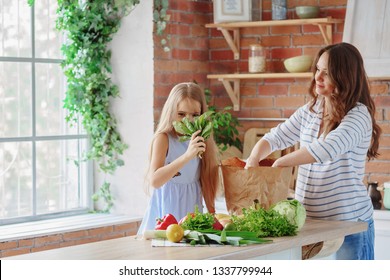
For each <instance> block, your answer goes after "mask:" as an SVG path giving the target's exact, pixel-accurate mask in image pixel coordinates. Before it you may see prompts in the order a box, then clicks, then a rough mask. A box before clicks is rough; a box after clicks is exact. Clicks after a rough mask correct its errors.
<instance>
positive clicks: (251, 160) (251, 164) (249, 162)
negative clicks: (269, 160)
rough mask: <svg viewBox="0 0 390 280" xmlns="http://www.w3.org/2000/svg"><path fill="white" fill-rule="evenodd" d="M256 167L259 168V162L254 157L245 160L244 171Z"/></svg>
mask: <svg viewBox="0 0 390 280" xmlns="http://www.w3.org/2000/svg"><path fill="white" fill-rule="evenodd" d="M256 166H259V162H258V161H257V160H256V159H255V158H254V157H249V158H248V159H247V160H246V164H245V167H244V169H248V168H250V167H256Z"/></svg>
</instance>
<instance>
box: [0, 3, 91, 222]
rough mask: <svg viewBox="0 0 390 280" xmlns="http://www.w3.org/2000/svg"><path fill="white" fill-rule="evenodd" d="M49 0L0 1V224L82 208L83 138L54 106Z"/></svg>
mask: <svg viewBox="0 0 390 280" xmlns="http://www.w3.org/2000/svg"><path fill="white" fill-rule="evenodd" d="M56 9H57V0H45V1H35V8H31V7H29V6H28V4H27V0H16V1H15V0H12V1H11V0H2V1H0V224H8V223H15V222H22V221H32V220H38V219H43V218H47V217H54V216H66V215H71V214H75V213H79V212H86V211H87V210H88V209H89V206H90V195H91V191H92V183H91V180H92V179H91V178H92V175H91V174H92V171H91V170H92V168H91V166H89V165H90V164H87V163H85V162H80V164H79V165H77V164H75V162H77V161H79V160H80V159H81V157H82V154H83V151H85V149H86V147H87V145H88V137H87V135H86V133H85V132H84V131H83V130H82V129H81V125H80V124H78V125H73V126H71V125H69V124H68V123H67V122H66V120H65V116H66V111H65V110H64V109H63V108H62V102H63V99H64V97H65V88H66V83H65V76H64V75H63V72H62V69H61V66H60V63H61V53H60V48H61V40H62V38H61V36H60V35H61V34H60V33H59V32H58V31H56V30H55V19H56Z"/></svg>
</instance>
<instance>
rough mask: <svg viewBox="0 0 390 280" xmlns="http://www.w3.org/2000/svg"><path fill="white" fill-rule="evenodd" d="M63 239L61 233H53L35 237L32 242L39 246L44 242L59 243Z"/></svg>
mask: <svg viewBox="0 0 390 280" xmlns="http://www.w3.org/2000/svg"><path fill="white" fill-rule="evenodd" d="M62 240H63V238H62V235H61V234H55V235H48V236H42V237H36V238H35V239H34V244H35V246H36V247H41V246H44V245H46V244H52V243H59V242H61V241H62Z"/></svg>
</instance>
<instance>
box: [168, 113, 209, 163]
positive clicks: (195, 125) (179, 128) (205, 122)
mask: <svg viewBox="0 0 390 280" xmlns="http://www.w3.org/2000/svg"><path fill="white" fill-rule="evenodd" d="M212 114H214V112H212V111H207V112H205V113H203V114H202V115H200V116H199V117H195V118H194V120H193V121H191V120H190V119H188V118H187V117H185V118H183V119H182V120H181V121H174V122H173V127H174V129H175V131H176V132H177V133H178V134H179V135H180V136H179V140H180V141H181V142H184V141H188V140H190V139H191V136H192V134H194V133H195V132H196V131H198V130H200V131H201V133H200V136H202V137H203V138H204V139H205V140H207V139H208V138H209V137H210V135H211V132H212V130H213V122H212V121H211V119H210V117H211V115H212ZM198 156H199V157H200V158H202V153H199V155H198Z"/></svg>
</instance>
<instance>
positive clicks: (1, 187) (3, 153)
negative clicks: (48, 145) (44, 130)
mask: <svg viewBox="0 0 390 280" xmlns="http://www.w3.org/2000/svg"><path fill="white" fill-rule="evenodd" d="M31 147H32V146H31V143H27V142H19V143H0V218H4V219H5V218H13V217H20V216H27V215H31V214H32V211H33V204H32V197H33V193H32V167H31V164H32V155H31Z"/></svg>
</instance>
